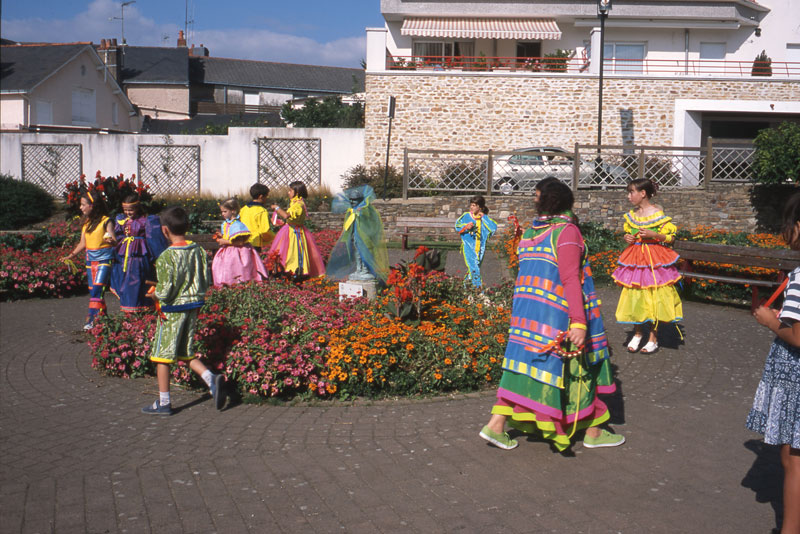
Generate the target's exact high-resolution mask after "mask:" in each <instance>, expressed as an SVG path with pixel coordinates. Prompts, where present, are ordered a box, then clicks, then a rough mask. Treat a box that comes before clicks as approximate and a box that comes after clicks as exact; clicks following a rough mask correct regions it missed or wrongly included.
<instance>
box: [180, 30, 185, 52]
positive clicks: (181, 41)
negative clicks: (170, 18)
mask: <svg viewBox="0 0 800 534" xmlns="http://www.w3.org/2000/svg"><path fill="white" fill-rule="evenodd" d="M178 48H186V36H185V35H183V30H180V31H179V32H178Z"/></svg>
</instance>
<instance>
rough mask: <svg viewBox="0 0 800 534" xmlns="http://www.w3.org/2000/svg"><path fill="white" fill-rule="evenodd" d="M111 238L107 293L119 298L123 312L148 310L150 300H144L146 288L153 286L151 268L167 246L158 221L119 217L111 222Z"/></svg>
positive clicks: (154, 217) (154, 277) (153, 272)
mask: <svg viewBox="0 0 800 534" xmlns="http://www.w3.org/2000/svg"><path fill="white" fill-rule="evenodd" d="M114 235H115V237H116V238H117V245H116V247H115V250H116V254H115V262H114V266H113V267H112V270H111V291H112V292H113V293H114V294H115V295H116V296H117V297H118V298H119V302H120V308H121V309H122V311H124V312H127V313H130V312H140V311H146V310H149V309H152V307H153V301H152V299H149V298H147V297H145V294H146V293H147V285H148V282H150V283H151V284H155V279H156V276H155V270H154V268H153V265H154V263H155V261H156V258H158V256H159V255H160V254H161V253H162V252H163V251H164V250H165V249H166V248H167V247H168V246H169V243H167V240H166V238H165V237H164V234H163V233H161V220H160V219H159V218H158V216H156V215H151V216H149V217H147V216H141V217H137V218H135V219H128V218H127V217H125V215H124V214H119V215H117V217H116V220H115V221H114Z"/></svg>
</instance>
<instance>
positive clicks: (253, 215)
mask: <svg viewBox="0 0 800 534" xmlns="http://www.w3.org/2000/svg"><path fill="white" fill-rule="evenodd" d="M239 217H240V218H241V221H242V222H243V223H244V225H245V226H247V229H248V230H250V239H249V240H248V243H250V244H251V245H253V246H254V247H263V246H269V244H270V243H272V240H273V239H275V234H274V233H273V232H272V228H271V226H270V224H269V212H267V209H266V208H265V207H264V206H263V205H261V204H259V203H257V202H250V203H248V204H247V205H246V206H244V207H243V208H242V209H241V211H240V212H239Z"/></svg>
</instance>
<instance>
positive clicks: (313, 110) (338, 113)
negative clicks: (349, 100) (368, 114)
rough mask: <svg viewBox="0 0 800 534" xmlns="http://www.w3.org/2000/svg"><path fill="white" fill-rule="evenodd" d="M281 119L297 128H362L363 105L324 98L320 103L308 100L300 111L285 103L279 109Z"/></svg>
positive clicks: (339, 98) (339, 99)
mask: <svg viewBox="0 0 800 534" xmlns="http://www.w3.org/2000/svg"><path fill="white" fill-rule="evenodd" d="M281 118H282V119H283V121H284V122H286V123H287V124H291V125H292V126H295V127H297V128H363V127H364V105H363V104H361V103H360V102H357V103H355V104H353V105H349V104H343V103H342V99H341V97H338V96H329V97H326V98H325V99H324V100H323V101H322V102H320V101H319V100H316V99H314V100H309V101H308V102H306V103H305V105H303V107H302V108H300V109H294V108H292V104H291V103H290V102H287V103H285V104H284V105H283V107H282V108H281Z"/></svg>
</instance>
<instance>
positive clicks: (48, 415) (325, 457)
mask: <svg viewBox="0 0 800 534" xmlns="http://www.w3.org/2000/svg"><path fill="white" fill-rule="evenodd" d="M456 259H457V258H456ZM448 263H451V262H450V261H448ZM450 268H452V267H449V269H450ZM494 276H496V275H494ZM601 295H602V296H603V297H604V299H605V302H606V305H605V317H606V321H607V324H608V330H609V334H610V339H611V341H612V342H613V348H614V352H615V353H614V359H613V361H614V364H615V370H616V376H617V379H618V381H619V386H620V391H621V393H620V394H617V395H614V396H612V397H611V398H609V399H608V402H609V405H610V406H611V408H612V411H613V425H612V426H613V428H614V429H615V430H616V431H618V432H621V433H623V434H625V436H626V438H627V440H628V441H627V443H626V444H625V445H623V446H622V447H620V448H616V449H596V450H588V449H584V448H583V447H582V445H581V444H580V442H578V443H577V444H576V445H575V446H574V447H573V448H572V453H571V454H568V455H561V454H558V453H555V452H553V450H551V448H550V446H549V445H548V444H547V443H545V442H543V441H541V440H540V439H536V438H525V437H520V441H521V443H520V446H519V447H518V448H517V449H516V450H513V451H501V450H499V449H496V448H493V447H490V446H489V445H487V444H486V443H485V442H484V441H483V440H481V439H480V438H479V437H478V431H479V430H480V428H481V426H482V425H483V424H485V422H486V421H487V419H488V416H489V415H488V414H489V410H490V408H491V405H492V402H493V392H492V391H486V392H481V393H474V394H467V395H452V396H447V397H442V398H435V399H422V400H406V399H394V400H386V401H379V402H367V401H359V402H355V403H352V404H345V403H333V402H322V403H318V404H314V405H303V404H301V405H296V406H295V405H260V406H255V405H235V406H231V407H229V408H227V409H225V410H223V411H221V412H218V411H216V410H215V409H214V407H213V404H212V402H211V400H210V398H209V397H208V395H207V394H203V393H198V392H192V391H182V390H174V392H173V393H174V400H173V402H174V405H175V406H176V407H178V408H179V410H178V412H177V413H176V414H175V415H174V416H172V417H153V416H147V415H143V414H141V413H140V408H141V407H142V406H143V405H145V404H147V403H149V402H152V401H153V399H154V398H155V396H156V384H155V380H154V379H141V380H122V379H115V378H106V377H103V376H101V375H99V374H98V373H96V372H95V371H93V370H92V369H91V368H90V363H91V356H90V354H89V350H88V347H87V345H86V342H85V341H86V337H85V335H84V334H82V333H80V332H79V331H78V330H77V329H78V328H79V327H80V325H81V321H82V318H83V315H84V312H85V306H86V300H87V299H86V297H77V298H71V299H65V300H32V301H24V302H16V303H2V304H0V318H1V319H2V321H1V322H0V363H1V364H2V375H1V376H0V396H1V400H2V412H0V447H1V450H2V454H0V469H1V471H0V532H3V533H6V532H8V533H16V532H22V533H37V532H40V533H48V532H58V533H65V532H66V533H72V532H89V533H106V532H131V533H139V532H153V533H172V532H180V533H183V532H185V533H204V532H219V533H240V532H242V533H245V532H254V533H255V532H259V533H261V532H284V533H292V532H311V531H313V532H348V533H376V532H386V533H389V532H391V533H393V532H412V533H414V532H416V533H438V532H480V533H484V532H488V533H491V532H498V533H500V532H502V533H531V532H534V533H538V532H565V533H580V532H585V533H588V532H592V533H605V532H632V533H634V532H635V533H640V532H651V533H660V532H690V533H694V532H697V533H701V532H702V533H731V532H748V533H750V532H765V533H766V532H770V530H771V529H773V528H774V527H775V526H776V522H777V514H778V513H779V510H780V494H781V490H780V486H781V470H780V464H779V460H778V456H777V452H776V450H775V449H774V448H773V447H768V446H764V445H763V444H762V443H761V441H760V440H759V436H757V435H755V434H753V433H751V432H749V431H747V430H746V429H745V428H744V420H745V417H746V414H747V411H748V409H749V406H750V402H751V399H752V395H753V393H754V391H755V387H756V384H757V381H758V377H759V376H760V372H761V369H762V367H763V361H764V357H765V355H766V352H767V349H768V346H769V343H770V340H771V336H770V335H769V333H768V332H766V331H765V330H764V329H763V328H760V327H758V325H757V324H756V323H755V321H754V320H753V319H752V317H751V316H750V315H749V313H748V310H746V309H738V308H730V307H724V306H714V305H706V304H699V303H687V304H686V305H685V315H686V317H687V319H686V322H685V326H684V328H683V335H684V341H680V339H679V338H678V337H677V336H676V335H675V331H674V330H673V331H672V332H670V329H669V328H667V327H664V328H663V334H664V336H663V337H664V339H663V345H664V346H663V348H662V350H661V351H660V352H659V353H657V354H655V355H651V356H645V355H639V354H637V355H628V354H627V353H626V352H625V351H624V345H623V342H624V340H625V338H626V334H627V332H626V329H625V328H623V327H621V326H620V325H617V324H615V322H614V320H613V309H614V307H615V305H616V300H617V296H618V292H617V291H616V290H615V289H613V288H609V289H604V290H602V291H601ZM670 334H672V335H670Z"/></svg>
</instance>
